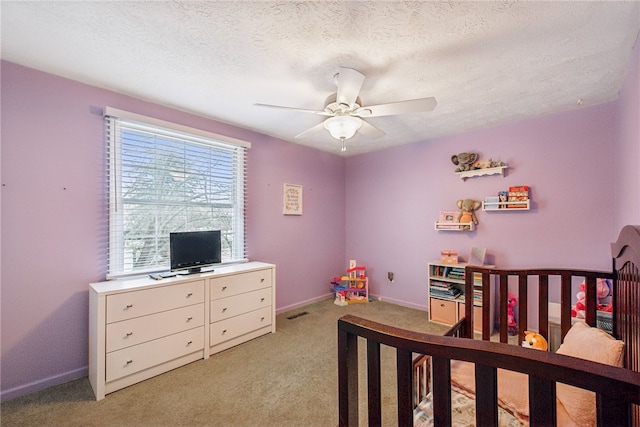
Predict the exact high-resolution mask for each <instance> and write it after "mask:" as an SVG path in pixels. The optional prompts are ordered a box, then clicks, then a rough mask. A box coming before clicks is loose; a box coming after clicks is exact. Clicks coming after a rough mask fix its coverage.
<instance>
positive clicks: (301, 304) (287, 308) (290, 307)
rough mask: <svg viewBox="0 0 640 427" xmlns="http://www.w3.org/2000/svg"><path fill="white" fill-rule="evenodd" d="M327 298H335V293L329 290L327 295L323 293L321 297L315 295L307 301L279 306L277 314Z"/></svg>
mask: <svg viewBox="0 0 640 427" xmlns="http://www.w3.org/2000/svg"><path fill="white" fill-rule="evenodd" d="M327 298H333V293H332V292H329V293H327V294H325V295H321V296H319V297H314V298H311V299H308V300H305V301H299V302H297V303H295V304H291V305H287V306H284V307H277V308H276V314H280V313H284V312H286V311H290V310H295V309H296V308H300V307H304V306H305V305H309V304H313V303H315V302H319V301H322V300H325V299H327Z"/></svg>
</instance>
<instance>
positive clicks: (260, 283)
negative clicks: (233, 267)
mask: <svg viewBox="0 0 640 427" xmlns="http://www.w3.org/2000/svg"><path fill="white" fill-rule="evenodd" d="M209 285H210V286H211V299H212V300H215V299H218V298H226V297H230V296H232V295H238V294H244V293H245V292H250V291H255V290H257V289H262V288H270V287H271V285H272V284H271V270H270V269H267V270H258V271H250V272H248V273H241V274H235V275H233V276H224V277H216V278H213V279H210V280H209Z"/></svg>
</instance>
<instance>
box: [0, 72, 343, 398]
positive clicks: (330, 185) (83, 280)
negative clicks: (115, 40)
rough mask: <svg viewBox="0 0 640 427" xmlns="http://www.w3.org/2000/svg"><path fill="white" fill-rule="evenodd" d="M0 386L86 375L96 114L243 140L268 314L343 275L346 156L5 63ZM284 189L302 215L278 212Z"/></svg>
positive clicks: (100, 245) (95, 236)
mask: <svg viewBox="0 0 640 427" xmlns="http://www.w3.org/2000/svg"><path fill="white" fill-rule="evenodd" d="M1 75H2V86H1V90H2V104H1V107H2V130H1V132H2V134H1V136H2V164H1V166H2V204H1V209H2V213H1V218H2V229H1V244H2V260H1V265H2V270H1V275H2V283H1V286H2V287H1V290H0V292H1V298H0V300H1V302H0V304H1V305H0V309H1V334H2V335H1V339H2V341H1V347H2V357H1V362H0V363H1V369H2V378H1V387H0V388H1V390H2V395H1V397H2V399H3V400H4V399H8V398H12V397H15V396H18V395H21V394H25V393H27V392H30V391H34V390H37V389H41V388H44V387H46V386H48V385H52V384H57V383H61V382H64V381H66V380H69V379H73V378H77V377H81V376H83V375H86V371H87V340H88V332H87V323H88V319H87V317H88V307H87V304H88V284H89V283H90V282H93V281H99V280H104V277H105V271H106V266H105V250H106V243H107V234H106V233H107V227H108V222H107V216H106V205H105V201H106V180H105V177H106V169H105V144H104V141H103V122H102V118H101V110H102V108H103V107H104V106H112V107H116V108H120V109H124V110H129V111H133V112H136V113H140V114H144V115H148V116H152V117H156V118H159V119H163V120H170V121H174V122H177V123H181V124H184V125H187V126H193V127H197V128H201V129H205V130H209V131H212V132H217V133H220V134H223V135H228V136H231V137H234V138H239V139H244V140H247V141H250V142H251V143H252V149H251V150H250V151H249V161H248V178H249V179H248V188H247V193H248V196H247V197H248V202H247V203H248V204H247V241H248V255H249V258H250V259H255V260H263V261H268V262H273V263H275V264H276V265H277V284H278V288H277V307H278V309H279V310H283V309H286V308H291V307H295V306H296V305H299V304H302V303H304V302H306V301H313V300H315V299H318V298H321V297H324V296H326V295H327V294H328V283H327V278H328V277H331V276H332V275H334V274H335V272H336V271H339V270H341V269H343V268H344V265H343V260H344V257H345V255H344V233H345V230H344V227H345V217H344V209H345V207H344V186H343V182H344V159H343V158H341V157H338V156H333V155H329V154H326V153H322V152H320V151H317V150H313V149H309V148H304V147H301V146H298V145H295V144H291V143H287V142H283V141H279V140H275V139H273V138H269V137H266V136H264V135H260V134H257V133H254V132H250V131H246V130H242V129H239V128H236V127H233V126H230V125H226V124H222V123H217V122H214V121H211V120H207V119H205V118H202V117H197V116H193V115H189V114H186V113H183V112H179V111H174V110H171V109H167V108H163V107H160V106H157V105H153V104H150V103H147V102H143V101H140V100H136V99H134V98H130V97H127V96H124V95H121V94H117V93H114V92H110V91H106V90H101V89H97V88H95V87H91V86H87V85H83V84H79V83H77V82H73V81H70V80H66V79H62V78H58V77H55V76H52V75H49V74H45V73H41V72H37V71H34V70H31V69H28V68H24V67H20V66H17V65H15V64H11V63H7V62H2V68H1ZM285 182H288V183H294V184H302V185H303V186H304V208H305V213H304V215H303V216H301V217H285V216H283V215H282V204H281V202H282V186H283V184H284V183H285Z"/></svg>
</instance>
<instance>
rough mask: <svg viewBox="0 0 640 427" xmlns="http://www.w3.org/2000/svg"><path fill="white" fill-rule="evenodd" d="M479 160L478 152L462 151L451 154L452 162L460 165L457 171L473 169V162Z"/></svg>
mask: <svg viewBox="0 0 640 427" xmlns="http://www.w3.org/2000/svg"><path fill="white" fill-rule="evenodd" d="M477 160H478V153H460V154H454V155H453V156H451V162H452V163H453V164H454V165H456V166H458V167H457V168H456V172H464V171H468V170H471V169H473V164H474V163H475V162H476V161H477Z"/></svg>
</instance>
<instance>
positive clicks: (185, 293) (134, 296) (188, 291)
mask: <svg viewBox="0 0 640 427" xmlns="http://www.w3.org/2000/svg"><path fill="white" fill-rule="evenodd" d="M201 302H204V280H199V281H196V282H187V283H184V284H179V285H169V286H161V287H157V288H155V287H154V288H149V289H144V290H140V291H134V292H127V293H122V294H115V295H108V296H107V323H112V322H118V321H120V320H126V319H132V318H134V317H140V316H146V315H147V314H152V313H158V312H161V311H166V310H171V309H174V308H178V307H184V306H186V305H193V304H198V303H201Z"/></svg>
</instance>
